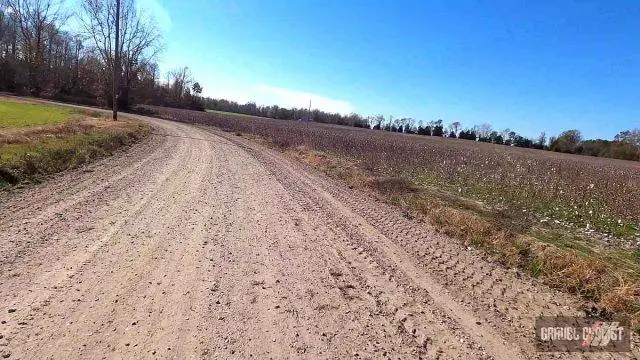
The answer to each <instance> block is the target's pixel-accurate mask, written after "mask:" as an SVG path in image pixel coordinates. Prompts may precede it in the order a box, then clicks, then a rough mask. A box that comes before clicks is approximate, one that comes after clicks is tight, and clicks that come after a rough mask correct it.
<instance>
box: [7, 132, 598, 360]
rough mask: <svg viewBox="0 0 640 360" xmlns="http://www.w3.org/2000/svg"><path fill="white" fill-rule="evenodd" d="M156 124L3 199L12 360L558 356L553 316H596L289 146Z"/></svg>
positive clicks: (498, 357) (8, 324)
mask: <svg viewBox="0 0 640 360" xmlns="http://www.w3.org/2000/svg"><path fill="white" fill-rule="evenodd" d="M146 120H147V121H149V122H151V123H152V125H153V126H154V128H155V132H157V133H158V135H155V136H153V137H152V138H151V139H150V140H148V141H147V142H145V143H143V144H140V145H138V146H136V147H135V148H134V149H133V150H132V151H130V152H129V153H127V154H122V155H118V156H115V157H112V158H109V159H106V160H103V161H100V162H97V163H95V164H93V165H91V166H90V167H88V168H86V169H82V170H78V171H74V172H70V173H67V174H64V175H62V176H61V177H59V178H57V179H55V180H51V181H49V182H47V183H46V184H43V185H42V186H39V187H35V188H31V189H27V190H25V191H22V192H20V193H16V194H11V195H3V196H2V197H0V201H1V203H0V229H1V230H2V231H1V232H0V249H2V251H1V253H0V355H2V356H3V357H4V358H10V359H14V358H15V359H48V358H52V359H101V358H105V359H120V358H131V359H134V358H136V359H137V358H161V359H186V358H203V359H208V358H242V359H246V358H256V359H263V358H274V359H281V358H313V359H315V358H345V357H348V358H440V359H448V358H460V359H505V360H510V359H529V358H548V357H550V356H549V355H541V354H537V353H535V349H534V345H533V340H532V339H533V333H532V331H533V322H534V318H535V316H537V315H541V314H544V315H560V314H563V315H570V314H579V312H578V311H577V310H576V309H577V302H576V301H575V300H574V299H573V298H571V297H569V296H567V295H562V294H560V293H557V292H555V291H552V290H550V289H548V288H545V287H544V286H541V285H539V284H537V283H535V282H533V281H531V280H527V279H525V278H524V277H523V276H521V275H520V274H518V273H516V272H513V271H508V270H504V269H502V268H500V267H499V266H497V265H495V264H492V263H490V262H488V261H486V260H484V258H483V256H482V254H481V253H479V252H477V251H475V250H473V249H470V248H465V247H462V246H461V245H459V244H458V243H457V242H456V241H454V240H451V239H448V238H446V237H444V236H442V235H438V234H437V233H436V232H435V231H433V229H431V228H429V227H428V226H426V225H424V224H419V223H417V222H416V221H415V220H409V219H406V218H405V217H403V216H402V213H400V212H399V211H398V210H397V209H394V208H392V207H390V206H387V205H385V204H383V203H381V202H379V201H377V200H375V198H374V197H372V196H370V194H366V193H363V192H360V191H359V190H354V189H349V188H348V187H347V186H345V185H343V184H341V183H339V182H335V181H333V180H330V179H327V178H325V177H324V176H323V175H321V174H318V173H316V172H314V171H313V170H311V169H309V168H306V167H305V166H303V165H300V164H297V163H294V162H292V161H290V160H288V159H287V158H285V157H284V156H283V155H281V154H279V153H277V152H274V151H271V150H268V149H265V148H263V147H261V146H260V145H257V144H255V143H252V142H249V141H248V140H245V139H243V138H241V137H238V136H234V135H233V134H228V133H220V132H217V131H214V130H212V129H206V128H202V127H194V126H189V125H185V124H177V123H171V122H166V121H161V120H152V119H146ZM581 356H582V355H576V354H573V355H566V354H564V355H556V357H561V358H581ZM606 357H609V356H608V355H607V356H606Z"/></svg>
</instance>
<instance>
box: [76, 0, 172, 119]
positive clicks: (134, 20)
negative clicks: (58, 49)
mask: <svg viewBox="0 0 640 360" xmlns="http://www.w3.org/2000/svg"><path fill="white" fill-rule="evenodd" d="M120 6H121V9H120V36H119V44H118V49H117V51H118V53H119V54H120V57H121V59H120V60H121V61H120V65H121V66H120V69H119V71H120V74H121V76H120V80H121V83H120V86H119V88H118V92H119V96H118V101H119V102H120V106H121V107H127V106H128V102H129V91H130V89H131V85H132V83H133V82H134V81H136V79H137V77H138V75H139V73H140V72H141V71H143V70H144V69H145V68H146V67H147V66H148V65H149V64H150V63H151V62H152V61H153V60H154V59H155V57H156V56H157V55H158V53H159V52H160V51H161V49H162V37H161V35H160V32H159V30H158V28H157V27H156V26H155V23H154V22H153V20H152V19H149V18H145V17H143V16H142V15H141V14H139V13H138V11H137V10H136V6H135V1H134V0H122V1H121V5H120ZM82 10H83V13H82V15H81V17H80V18H81V21H82V24H83V27H84V33H85V36H86V37H87V38H88V39H90V41H91V43H92V45H93V47H94V48H95V50H96V51H97V52H98V53H99V54H100V57H101V59H102V61H103V62H104V64H105V66H106V69H105V76H104V82H105V95H106V94H108V93H110V92H111V90H110V87H111V86H112V80H111V79H110V76H108V74H110V73H111V72H112V70H113V66H114V63H115V54H116V46H115V19H116V10H117V9H116V4H115V1H113V0H82Z"/></svg>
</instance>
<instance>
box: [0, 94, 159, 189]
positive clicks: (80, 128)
mask: <svg viewBox="0 0 640 360" xmlns="http://www.w3.org/2000/svg"><path fill="white" fill-rule="evenodd" d="M0 109H2V114H3V116H5V118H6V119H11V122H10V123H9V122H8V123H5V122H3V123H2V125H3V127H2V128H0V189H10V188H11V187H13V186H15V185H18V184H23V183H37V182H40V181H42V180H44V179H46V178H47V177H48V176H50V175H51V174H55V173H58V172H61V171H64V170H67V169H72V168H76V167H78V166H81V165H83V164H86V163H88V162H90V161H92V160H95V159H97V158H100V157H103V156H107V155H110V154H112V153H113V152H114V151H116V150H117V149H119V148H122V147H124V146H128V145H131V144H133V143H134V142H136V141H139V140H140V139H142V138H143V137H145V136H146V135H147V134H148V133H149V128H148V126H147V125H145V124H142V123H140V122H137V121H132V120H128V119H124V120H123V121H118V122H113V121H110V120H109V118H108V117H105V116H102V115H101V114H100V113H99V112H95V111H87V110H75V109H66V108H62V107H60V106H55V105H43V104H32V103H29V102H25V101H15V100H13V99H11V100H8V99H4V98H1V97H0ZM9 124H11V126H9Z"/></svg>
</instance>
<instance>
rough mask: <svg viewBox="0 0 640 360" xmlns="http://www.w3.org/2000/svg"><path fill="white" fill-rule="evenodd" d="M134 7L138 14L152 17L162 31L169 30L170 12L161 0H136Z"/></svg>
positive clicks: (171, 25) (170, 25) (170, 23)
mask: <svg viewBox="0 0 640 360" xmlns="http://www.w3.org/2000/svg"><path fill="white" fill-rule="evenodd" d="M136 7H137V9H138V12H139V13H140V14H142V15H143V16H148V17H150V18H151V19H153V20H154V21H155V23H156V25H158V27H159V28H160V30H161V31H162V32H164V33H166V32H169V31H171V28H172V27H173V23H172V21H171V14H170V13H169V11H168V10H167V8H166V7H165V6H164V4H163V0H137V1H136Z"/></svg>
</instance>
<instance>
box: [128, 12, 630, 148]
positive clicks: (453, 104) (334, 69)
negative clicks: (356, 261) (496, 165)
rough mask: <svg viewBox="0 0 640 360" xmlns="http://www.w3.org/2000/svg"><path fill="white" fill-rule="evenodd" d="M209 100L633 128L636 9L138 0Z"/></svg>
mask: <svg viewBox="0 0 640 360" xmlns="http://www.w3.org/2000/svg"><path fill="white" fill-rule="evenodd" d="M139 1H140V3H141V7H142V8H144V9H145V10H146V11H147V12H148V13H149V14H152V15H153V16H154V17H155V18H156V20H157V21H158V23H159V25H160V26H161V28H162V29H163V30H164V36H165V42H166V49H165V51H164V53H163V54H162V56H161V58H160V65H161V70H162V71H163V72H164V71H167V70H170V69H172V68H176V67H180V66H189V67H190V68H191V70H192V73H193V75H194V77H195V78H196V80H198V81H200V82H201V84H202V85H203V87H204V89H205V95H210V96H215V97H224V98H229V99H233V100H236V101H240V102H246V101H249V100H252V101H256V102H257V103H258V104H266V105H270V104H272V103H278V104H280V105H284V106H298V107H304V106H306V104H308V101H309V98H310V97H311V98H312V99H313V103H314V107H319V108H323V109H325V110H329V111H339V112H343V113H346V112H351V111H355V112H358V113H360V114H363V115H372V114H377V113H382V114H385V115H393V116H395V117H413V118H415V119H422V120H425V121H428V120H436V119H438V118H441V119H443V120H444V121H445V122H446V123H449V122H453V121H460V122H462V123H463V125H467V126H471V125H473V124H480V123H485V122H486V123H490V124H492V125H493V126H494V128H497V129H500V130H501V129H504V128H506V127H510V128H512V129H515V130H517V131H519V132H520V133H522V134H523V135H525V136H532V137H533V136H536V135H537V134H539V133H540V132H541V131H543V130H544V131H546V132H547V133H548V134H550V135H553V134H557V133H559V132H560V131H562V130H565V129H569V128H578V129H580V130H582V131H583V133H584V134H585V136H587V137H602V138H611V137H613V136H614V135H615V134H616V133H617V132H619V131H620V130H624V129H628V128H633V127H638V126H640V106H639V104H640V1H637V0H626V1H615V0H607V1H605V0H601V1H587V0H577V1H565V0H554V1H518V0H510V1H497V0H495V1H426V0H422V1H374V0H369V1H365V0H350V1H346V0H340V1H338V0H297V1H294V0H288V1H287V0H269V1H249V0H246V1H240V0H237V1H232V0H229V1H211V0H209V1H205V0H191V1H180V0H139Z"/></svg>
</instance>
